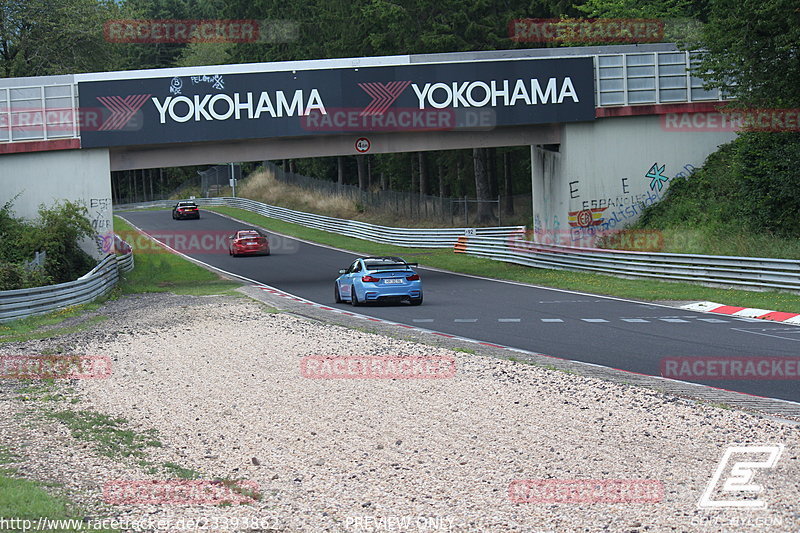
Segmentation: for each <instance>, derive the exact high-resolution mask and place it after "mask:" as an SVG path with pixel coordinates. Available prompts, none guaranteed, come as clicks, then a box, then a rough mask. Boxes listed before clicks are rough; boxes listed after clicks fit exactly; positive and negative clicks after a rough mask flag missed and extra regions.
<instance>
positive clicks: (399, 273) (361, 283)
mask: <svg viewBox="0 0 800 533" xmlns="http://www.w3.org/2000/svg"><path fill="white" fill-rule="evenodd" d="M417 266H419V265H417V263H406V262H405V261H404V260H403V259H401V258H400V257H360V258H358V259H356V260H355V261H353V264H352V265H350V267H349V268H347V269H344V270H340V271H339V274H340V276H339V277H338V278H336V282H335V283H334V285H335V287H334V297H335V299H336V303H342V302H350V304H352V305H354V306H355V305H361V304H365V303H369V302H398V303H399V302H408V303H409V304H411V305H420V304H421V303H422V281H420V279H419V274H417V273H416V272H415V271H414V269H413V268H411V267H417Z"/></svg>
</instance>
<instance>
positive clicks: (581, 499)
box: [508, 479, 664, 503]
mask: <svg viewBox="0 0 800 533" xmlns="http://www.w3.org/2000/svg"><path fill="white" fill-rule="evenodd" d="M508 497H509V499H510V500H511V501H512V502H513V503H657V502H660V501H661V500H663V499H664V484H663V483H662V482H661V481H658V480H656V479H515V480H514V481H512V482H511V484H510V485H509V487H508Z"/></svg>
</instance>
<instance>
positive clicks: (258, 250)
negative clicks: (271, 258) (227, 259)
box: [228, 229, 269, 257]
mask: <svg viewBox="0 0 800 533" xmlns="http://www.w3.org/2000/svg"><path fill="white" fill-rule="evenodd" d="M228 253H229V254H231V255H232V256H234V257H236V256H237V255H269V241H268V240H267V237H266V236H265V235H262V234H261V233H259V232H257V231H256V230H253V229H243V230H239V231H237V232H236V233H234V234H233V235H231V236H230V237H229V243H228Z"/></svg>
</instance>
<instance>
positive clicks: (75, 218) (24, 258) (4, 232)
mask: <svg viewBox="0 0 800 533" xmlns="http://www.w3.org/2000/svg"><path fill="white" fill-rule="evenodd" d="M12 207H13V204H12V201H9V202H7V203H6V204H5V205H3V207H2V208H0V290H11V289H20V288H27V287H37V286H40V285H47V284H50V283H62V282H65V281H72V280H74V279H77V278H78V277H80V276H82V275H84V274H86V273H87V272H88V271H89V270H91V269H92V267H93V266H94V264H95V262H94V260H92V258H91V257H89V255H88V254H86V252H84V251H83V250H81V248H80V247H79V246H78V242H79V241H80V240H81V239H83V238H85V237H91V236H92V235H94V233H95V232H94V230H93V229H92V225H91V223H90V222H89V219H88V218H87V216H86V215H87V212H86V208H85V207H83V206H82V205H78V204H75V203H72V202H69V201H65V202H61V203H57V204H55V205H54V206H52V207H45V206H44V205H42V206H40V207H39V217H38V218H37V219H36V220H34V221H28V220H23V219H19V218H15V217H14V214H13V210H12ZM35 252H45V253H46V259H45V262H44V265H43V267H42V268H41V269H37V268H29V267H28V266H27V265H28V264H29V263H30V262H31V260H33V258H34V255H35Z"/></svg>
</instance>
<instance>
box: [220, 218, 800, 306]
mask: <svg viewBox="0 0 800 533" xmlns="http://www.w3.org/2000/svg"><path fill="white" fill-rule="evenodd" d="M207 209H208V210H209V211H216V212H218V213H221V214H225V215H229V216H232V217H235V218H238V219H240V220H243V221H245V222H247V223H250V224H253V225H256V226H261V227H263V228H265V229H267V230H272V231H275V232H278V233H284V234H286V235H291V236H294V237H297V238H300V239H304V240H308V241H312V242H317V243H320V244H326V245H328V246H334V247H336V248H342V249H345V250H352V251H353V252H357V253H360V254H368V255H399V256H402V257H406V258H413V260H414V261H418V262H419V263H420V264H422V265H424V266H429V267H434V268H441V269H444V270H449V271H452V272H460V273H464V274H472V275H476V276H484V277H488V278H494V279H502V280H509V281H519V282H522V283H530V284H533V285H540V286H544V287H553V288H556V289H566V290H573V291H580V292H587V293H593V294H601V295H607V296H616V297H619V298H630V299H634V300H645V301H664V300H710V301H714V302H719V303H726V304H731V305H738V306H743V307H757V308H762V309H774V310H778V311H786V312H795V313H800V294H794V293H788V292H776V291H768V292H754V291H743V290H739V289H719V288H713V287H705V286H702V285H695V284H691V283H672V282H668V281H655V280H631V279H624V278H617V277H614V276H605V275H602V274H589V273H585V272H569V271H565V270H545V269H538V268H529V267H524V266H521V265H514V264H511V263H502V262H499V261H492V260H491V259H484V258H480V257H473V256H468V255H464V254H456V253H453V251H452V250H450V249H435V250H430V249H424V248H419V249H416V248H403V247H400V246H391V245H385V244H379V243H374V242H369V241H364V240H361V239H354V238H352V237H343V236H341V235H336V234H333V233H328V232H326V231H321V230H317V229H312V228H306V227H303V226H300V225H297V224H292V223H290V222H283V221H280V220H275V219H273V218H269V217H265V216H262V215H258V214H256V213H252V212H250V211H246V210H244V209H237V208H233V207H214V208H207ZM346 266H347V265H342V268H345V267H346Z"/></svg>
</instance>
